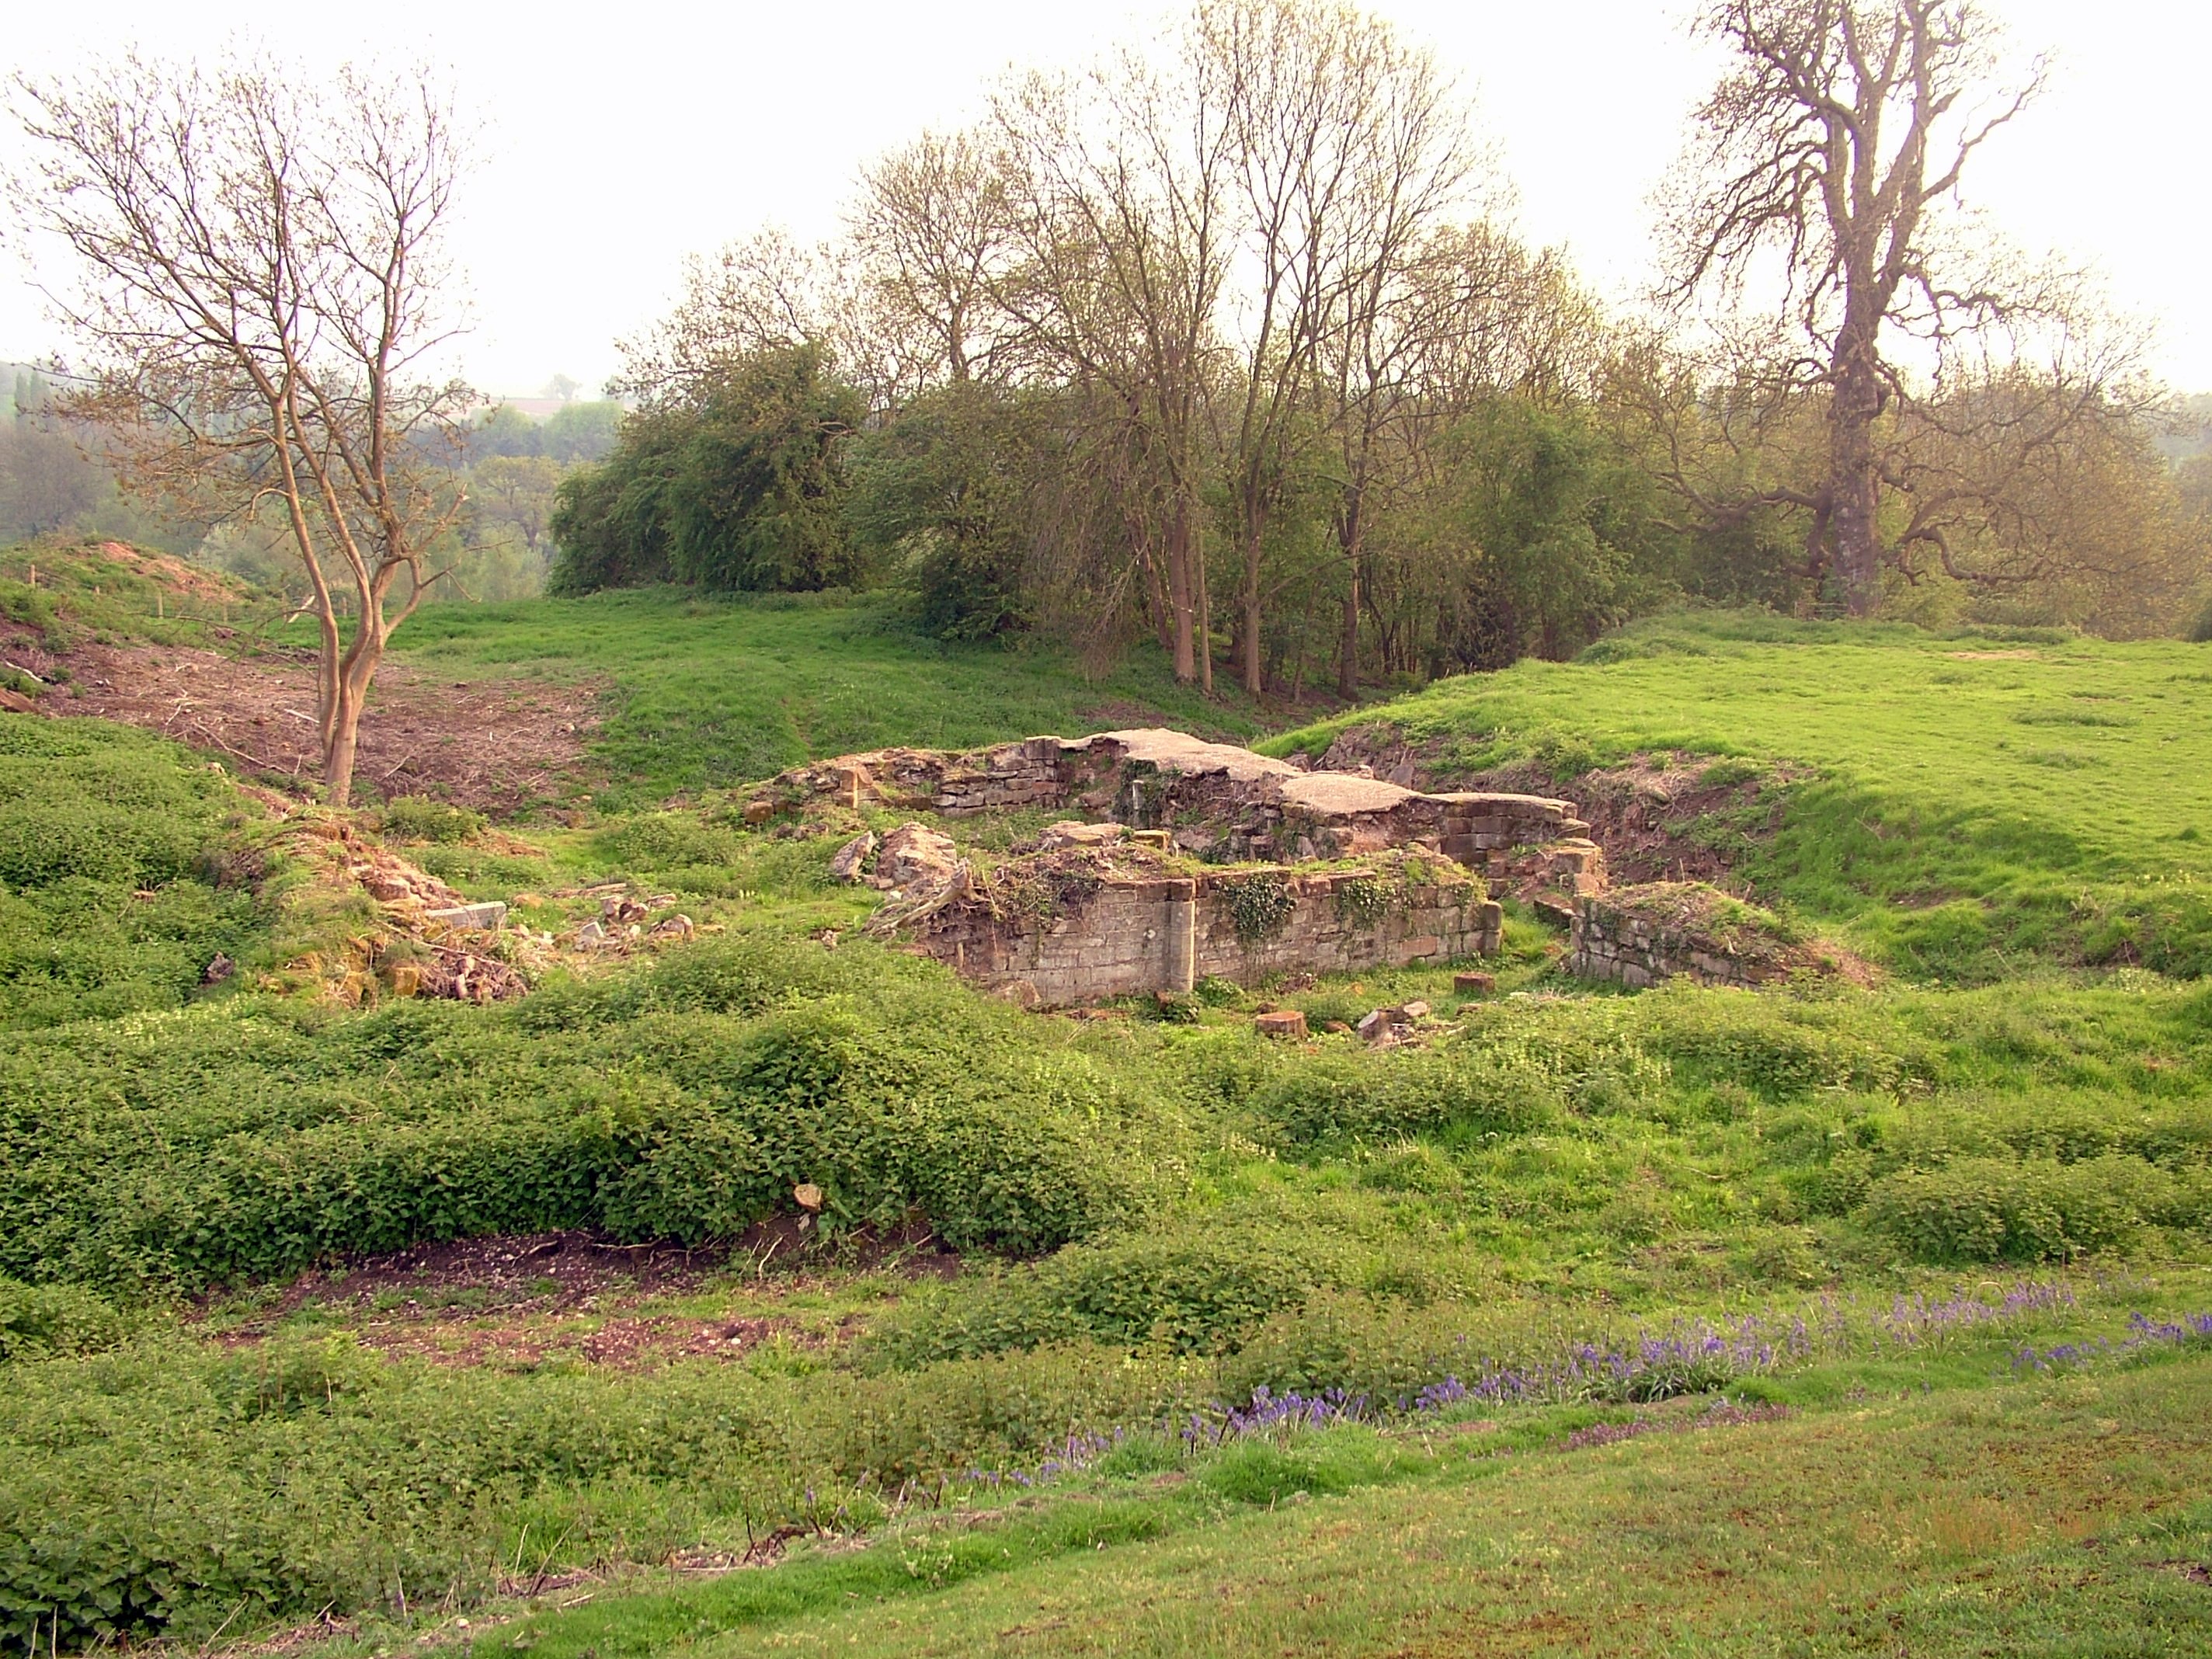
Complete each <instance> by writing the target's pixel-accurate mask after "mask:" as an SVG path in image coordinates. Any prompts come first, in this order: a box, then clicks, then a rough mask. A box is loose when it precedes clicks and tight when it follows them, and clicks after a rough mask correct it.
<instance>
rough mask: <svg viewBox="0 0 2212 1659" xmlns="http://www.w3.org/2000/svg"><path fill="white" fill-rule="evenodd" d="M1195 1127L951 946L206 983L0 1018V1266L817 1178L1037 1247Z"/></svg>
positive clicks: (883, 1216)
mask: <svg viewBox="0 0 2212 1659" xmlns="http://www.w3.org/2000/svg"><path fill="white" fill-rule="evenodd" d="M556 1031H558V1032H562V1033H565V1034H567V1036H568V1040H566V1041H563V1042H558V1043H548V1042H545V1041H544V1040H543V1039H544V1036H546V1035H548V1034H550V1033H552V1032H556ZM1179 1133H1181V1131H1180V1130H1179V1128H1178V1127H1177V1125H1176V1121H1175V1119H1174V1118H1173V1116H1172V1115H1171V1114H1168V1113H1166V1112H1164V1109H1163V1107H1162V1106H1161V1104H1160V1103H1158V1101H1156V1100H1151V1099H1148V1098H1142V1097H1138V1096H1136V1095H1134V1094H1133V1093H1132V1092H1130V1091H1124V1090H1121V1089H1120V1088H1118V1087H1117V1086H1116V1085H1115V1083H1114V1081H1113V1080H1112V1079H1110V1078H1109V1076H1108V1075H1107V1074H1106V1073H1103V1072H1102V1071H1101V1070H1100V1068H1099V1067H1098V1066H1097V1064H1096V1063H1095V1062H1094V1061H1093V1060H1091V1059H1089V1058H1087V1057H1086V1056H1085V1055H1084V1054H1082V1053H1080V1052H1079V1051H1077V1050H1075V1049H1073V1048H1070V1047H1069V1046H1067V1044H1066V1041H1065V1036H1064V1033H1062V1032H1060V1030H1057V1029H1055V1028H1041V1027H1039V1026H1037V1025H1036V1024H1035V1022H1033V1021H1032V1022H1028V1023H1024V1017H1023V1016H1021V1015H1019V1014H1018V1013H1016V1012H1013V1011H1012V1010H1011V1009H1006V1008H1003V1007H1000V1006H996V1005H993V1004H991V1003H988V1002H985V1001H983V1000H981V999H977V998H975V997H973V996H971V995H969V994H965V993H963V992H962V991H960V990H959V989H958V988H957V987H955V986H953V985H952V984H951V983H950V982H949V981H948V979H947V977H946V976H945V975H944V974H943V973H942V971H941V970H939V969H934V968H932V967H927V966H925V965H923V964H919V963H910V962H907V961H905V960H902V959H900V958H896V957H887V956H886V955H885V954H884V953H883V952H881V951H875V950H873V949H871V948H867V947H854V948H850V949H848V950H846V951H840V952H838V953H837V954H836V956H835V957H831V956H830V955H829V953H827V952H824V951H821V950H820V949H819V948H818V947H817V946H813V945H783V944H776V943H771V942H768V941H763V940H759V939H743V938H741V939H735V940H731V941H727V942H722V943H716V944H713V945H701V946H697V947H695V948H693V949H691V950H689V951H684V952H681V953H678V954H677V955H675V956H673V957H671V958H670V960H669V961H668V962H667V963H665V965H664V967H663V968H662V969H660V970H659V971H656V972H649V973H641V974H637V975H629V976H627V977H625V978H623V979H621V980H616V981H605V982H604V983H602V984H601V985H599V986H594V987H588V988H586V987H577V988H574V989H572V990H570V991H568V992H566V993H563V992H562V991H558V990H555V991H552V992H550V993H548V994H543V995H541V996H538V997H533V998H532V999H530V1000H527V1001H526V1002H524V1003H522V1004H520V1005H519V1006H516V1007H514V1008H513V1009H509V1010H502V1011H498V1012H489V1013H487V1012H483V1011H478V1010H475V1009H471V1008H465V1007H460V1006H451V1005H431V1004H401V1005H398V1006H392V1007H389V1008H386V1009H384V1010H381V1011H379V1012H375V1013H373V1014H368V1015H365V1016H358V1017H352V1018H330V1017H326V1016H321V1015H316V1014H312V1013H307V1012H298V1011H285V1012H283V1013H281V1014H278V1013H276V1012H263V1013H261V1014H258V1015H253V1016H249V1017H243V1018H241V1017H234V1016H230V1015H228V1014H224V1013H222V1012H219V1011H216V1010H210V1011H209V1012H207V1013H205V1014H201V1015H195V1016H191V1017H186V1018H178V1019H174V1020H171V1021H167V1022H165V1023H163V1024H161V1025H159V1026H158V1027H155V1028H151V1029H147V1030H131V1031H122V1030H100V1031H98V1032H87V1031H78V1032H72V1033H71V1034H70V1037H69V1038H68V1039H66V1040H64V1039H61V1038H58V1037H56V1038H23V1039H19V1040H17V1041H15V1042H10V1043H8V1044H5V1045H0V1155H4V1158H5V1161H6V1163H7V1164H8V1166H9V1169H10V1170H11V1171H13V1172H14V1175H15V1179H14V1180H13V1181H11V1182H9V1184H8V1185H7V1186H6V1187H5V1188H0V1272H9V1273H15V1274H17V1275H18V1276H20V1277H21V1278H24V1279H30V1280H48V1279H76V1280H81V1281H83V1282H86V1283H88V1284H94V1285H138V1284H161V1283H170V1284H176V1285H186V1286H190V1285H204V1284H208V1283H210V1282H216V1281H222V1280H227V1279H234V1278H239V1277H264V1276H270V1275H276V1274H282V1273H290V1272H294V1271H296V1270H297V1269H299V1268H301V1267H305V1266H307V1264H309V1263H311V1262H313V1261H317V1260H319V1259H323V1258H325V1257H328V1256H331V1255H336V1254H342V1253H345V1252H351V1251H374V1250H387V1249H397V1248H399V1247H400V1246H402V1245H404V1244H407V1243H412V1242H415V1241H416V1240H420V1239H427V1238H447V1237H462V1236H466V1235H471V1234H477V1233H486V1232H528V1231H538V1230H541V1229H546V1228H555V1227H576V1226H584V1227H604V1228H606V1229H608V1230H609V1231H614V1232H617V1233H618V1234H620V1235H621V1236H623V1237H639V1238H642V1237H673V1238H678V1239H683V1240H685V1241H687V1242H696V1241H700V1240H704V1239H708V1238H714V1237H727V1236H730V1235H732V1234H734V1233H737V1232H740V1231H743V1230H744V1227H745V1226H747V1225H750V1223H752V1222H754V1221H757V1220H760V1219H762V1218H765V1217H766V1216H768V1215H769V1214H771V1213H773V1212H775V1210H777V1209H778V1208H780V1207H788V1206H790V1202H791V1192H792V1189H793V1186H794V1185H796V1184H798V1183H799V1182H812V1183H814V1184H816V1185H818V1186H820V1187H821V1188H823V1190H824V1192H825V1194H827V1197H828V1208H827V1212H826V1219H827V1221H828V1223H829V1225H830V1226H831V1227H832V1228H833V1229H839V1228H850V1227H854V1226H858V1225H863V1224H870V1223H873V1224H887V1223H891V1222H895V1221H897V1220H899V1219H901V1218H903V1217H905V1216H906V1215H907V1214H908V1213H909V1212H913V1211H917V1210H918V1211H920V1212H921V1213H923V1214H924V1215H926V1216H927V1218H929V1219H930V1221H931V1222H932V1224H933V1225H934V1226H935V1227H936V1228H937V1229H938V1231H939V1234H940V1236H941V1237H944V1238H945V1239H946V1240H947V1241H948V1242H950V1243H952V1244H954V1245H956V1246H957V1247H958V1248H960V1249H997V1250H1005V1251H1011V1252H1016V1253H1029V1252H1033V1251H1037V1250H1043V1249H1051V1248H1053V1247H1054V1246H1055V1245H1058V1244H1060V1243H1064V1242H1066V1241H1067V1240H1068V1239H1071V1238H1074V1237H1082V1236H1085V1235H1086V1234H1088V1233H1091V1232H1092V1231H1096V1230H1097V1229H1098V1228H1099V1227H1101V1226H1103V1225H1106V1224H1108V1223H1109V1221H1113V1220H1116V1219H1122V1218H1128V1217H1130V1216H1132V1215H1133V1214H1135V1213H1138V1212H1140V1211H1141V1210H1143V1209H1144V1208H1145V1207H1146V1206H1149V1205H1152V1204H1154V1203H1157V1202H1159V1201H1161V1200H1163V1199H1164V1197H1165V1196H1167V1192H1168V1189H1167V1188H1163V1186H1162V1175H1161V1171H1160V1170H1159V1169H1158V1167H1157V1164H1156V1159H1157V1158H1158V1157H1159V1156H1160V1155H1162V1154H1163V1153H1164V1151H1165V1150H1166V1149H1167V1148H1168V1147H1169V1146H1171V1145H1172V1144H1173V1142H1174V1140H1175V1139H1176V1136H1177V1135H1178V1134H1179Z"/></svg>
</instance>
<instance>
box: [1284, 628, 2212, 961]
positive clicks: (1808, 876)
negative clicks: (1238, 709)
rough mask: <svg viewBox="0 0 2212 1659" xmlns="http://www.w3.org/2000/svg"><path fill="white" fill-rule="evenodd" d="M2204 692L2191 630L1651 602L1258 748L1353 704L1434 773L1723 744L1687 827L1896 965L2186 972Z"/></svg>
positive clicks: (2195, 922) (2204, 736)
mask: <svg viewBox="0 0 2212 1659" xmlns="http://www.w3.org/2000/svg"><path fill="white" fill-rule="evenodd" d="M2208 715H2212V652H2208V650H2207V648H2206V647H2203V646H2194V645H2183V644H2179V643H2164V642H2148V643H2142V644H2128V645H2115V644H2110V643H2107V642H2105V641H2097V640H2090V639H2083V638H2075V637H2072V636H2068V635H2054V634H2048V633H2033V632H2029V633H2024V634H2000V633H1991V632H1978V633H1974V634H1969V635H1958V636H1951V637H1946V636H1937V635H1928V634H1924V633H1922V632H1921V631H1919V630H1917V629H1908V628H1902V627H1863V626H1855V627H1846V626H1844V625H1840V624H1833V625H1822V624H1816V623H1791V622H1787V621H1784V620H1782V619H1779V618H1776V617H1768V616H1765V615H1757V616H1727V615H1722V616H1712V617H1666V618H1660V619H1657V620H1655V621H1653V622H1650V623H1643V624H1639V625H1638V626H1637V627H1635V628H1632V629H1628V630H1626V632H1624V633H1623V634H1621V635H1616V636H1614V637H1613V638H1611V639H1608V640H1606V641H1601V642H1600V643H1599V644H1598V645H1596V646H1594V647H1591V648H1590V650H1589V651H1588V652H1586V653H1584V654H1583V658H1582V659H1579V660H1577V661H1576V662H1572V663H1535V662H1527V663H1522V664H1520V665H1517V666H1516V667H1514V668H1512V669H1510V670H1507V671H1504V672H1503V673H1499V674H1493V675H1475V676H1468V677H1466V678H1458V679H1452V680H1446V681H1443V682H1440V683H1439V684H1437V685H1435V686H1432V687H1431V688H1430V689H1429V690H1426V691H1424V692H1422V693H1420V694H1419V695H1418V696H1412V697H1408V698H1406V699H1403V700H1401V701H1400V702H1391V703H1386V704H1381V705H1377V706H1376V707H1374V708H1370V709H1366V710H1362V711H1359V712H1358V713H1357V714H1350V715H1346V716H1341V717H1339V718H1336V719H1334V720H1330V721H1328V722H1325V723H1323V724H1321V725H1317V726H1309V727H1307V728H1305V729H1304V730H1302V731H1299V732H1292V733H1290V734H1288V735H1285V736H1283V737H1279V738H1275V739H1273V740H1272V741H1271V742H1270V743H1268V744H1266V745H1265V746H1266V747H1267V748H1269V749H1270V750H1274V751H1276V752H1282V753H1287V752H1291V751H1293V750H1302V751H1304V752H1308V753H1315V754H1317V753H1319V752H1321V751H1322V750H1325V749H1326V748H1327V747H1328V744H1329V743H1330V742H1331V741H1332V740H1333V739H1334V738H1336V737H1337V736H1338V735H1340V733H1341V732H1344V731H1346V729H1347V728H1350V727H1353V726H1359V727H1370V728H1374V729H1376V732H1377V735H1378V740H1379V741H1385V742H1387V741H1398V740H1402V741H1405V742H1408V743H1411V744H1414V745H1416V746H1417V747H1418V748H1419V750H1420V751H1421V752H1422V753H1423V754H1424V755H1425V756H1426V757H1428V759H1429V761H1430V763H1431V766H1432V767H1433V769H1435V770H1436V772H1437V773H1438V774H1439V775H1445V776H1450V777H1462V778H1464V777H1474V776H1480V775H1483V774H1486V773H1492V772H1497V771H1499V770H1502V769H1512V768H1520V769H1528V768H1530V767H1532V766H1533V767H1535V768H1540V769H1541V773H1542V774H1543V775H1547V776H1548V777H1549V778H1550V779H1551V780H1552V781H1553V782H1554V783H1555V784H1556V786H1557V787H1559V788H1560V789H1561V790H1562V791H1563V792H1564V793H1569V794H1573V793H1576V792H1577V783H1578V781H1582V780H1585V779H1587V778H1588V776H1589V775H1590V774H1591V773H1593V772H1597V771H1601V770H1602V769H1607V768H1610V767H1617V766H1619V765H1620V764H1621V763H1624V762H1626V761H1628V760H1630V759H1631V758H1632V757H1638V756H1645V757H1649V756H1657V757H1662V759H1663V758H1665V757H1679V760H1680V762H1684V763H1694V762H1699V761H1711V760H1714V759H1718V758H1720V757H1728V760H1729V764H1730V767H1731V775H1746V776H1749V775H1757V774H1758V773H1759V772H1760V771H1761V770H1762V769H1763V771H1764V773H1765V777H1766V779H1767V782H1766V784H1765V788H1764V791H1763V799H1760V800H1759V801H1758V802H1756V803H1754V805H1753V807H1752V809H1751V810H1748V811H1743V810H1739V811H1736V812H1735V813H1734V814H1733V815H1732V816H1731V817H1729V819H1727V820H1725V821H1720V820H1717V821H1715V822H1713V823H1709V824H1707V825H1705V826H1703V827H1702V833H1703V835H1704V836H1705V840H1706V842H1707V843H1708V844H1711V845H1715V846H1719V847H1723V848H1728V849H1729V850H1730V851H1731V852H1732V853H1733V854H1734V855H1735V858H1736V860H1737V861H1738V865H1739V868H1740V870H1741V874H1742V875H1743V876H1744V877H1745V878H1747V880H1749V881H1750V882H1751V883H1752V884H1753V885H1754V887H1755V888H1756V889H1757V890H1759V892H1760V893H1762V894H1763V895H1765V896H1768V897H1770V898H1772V899H1775V900H1778V901H1780V902H1784V903H1785V904H1787V905H1789V906H1790V907H1792V908H1795V909H1796V910H1797V911H1799V912H1801V913H1802V914H1803V915H1806V916H1808V917H1809V918H1813V919H1814V920H1817V921H1821V922H1824V923H1833V924H1839V925H1840V926H1841V927H1843V928H1844V932H1845V934H1846V936H1847V937H1848V938H1849V939H1850V940H1851V941H1852V942H1853V943H1855V944H1857V945H1859V946H1861V947H1862V948H1863V949H1864V950H1866V951H1869V952H1870V953H1872V954H1874V955H1875V956H1876V957H1880V958H1881V959H1882V960H1885V961H1887V962H1888V963H1892V964H1893V965H1894V966H1896V967H1897V968H1899V969H1901V970H1903V971H1905V972H1907V973H1911V974H1915V975H1926V976H1936V977H1945V978H1955V977H1972V978H1978V979H1985V980H1986V979H1995V978H1999V977H2002V976H2003V975H2005V974H2007V973H2008V972H2009V971H2010V970H2011V969H2012V967H2014V966H2015V965H2017V964H2019V963H2021V962H2023V961H2025V960H2027V959H2029V958H2033V957H2044V958H2045V959H2055V960H2059V961H2066V962H2075V963H2080V962H2087V963H2130V962H2136V963H2148V965H2151V966H2154V967H2156V968H2159V969H2162V970H2165V971H2168V972H2173V973H2180V974H2200V973H2203V972H2205V971H2207V970H2208V969H2212V718H2208ZM1747 769H1748V770H1747ZM1689 833H1690V834H1692V836H1696V835H1697V834H1699V830H1698V829H1692V830H1691V831H1690V832H1689Z"/></svg>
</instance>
